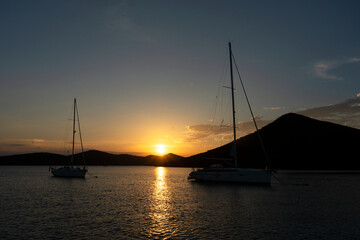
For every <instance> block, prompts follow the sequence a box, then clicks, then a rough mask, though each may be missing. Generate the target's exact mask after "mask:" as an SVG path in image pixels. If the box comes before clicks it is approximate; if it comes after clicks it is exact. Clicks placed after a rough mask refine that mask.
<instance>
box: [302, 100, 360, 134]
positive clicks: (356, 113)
mask: <svg viewBox="0 0 360 240" xmlns="http://www.w3.org/2000/svg"><path fill="white" fill-rule="evenodd" d="M298 113H299V114H302V115H305V116H308V117H312V118H316V119H319V120H324V121H328V122H333V123H337V124H341V125H345V126H349V127H353V128H360V97H359V94H357V97H356V98H351V99H348V100H346V101H345V102H341V103H338V104H332V105H328V106H324V107H318V108H312V109H307V110H303V111H299V112H298Z"/></svg>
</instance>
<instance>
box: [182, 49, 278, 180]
mask: <svg viewBox="0 0 360 240" xmlns="http://www.w3.org/2000/svg"><path fill="white" fill-rule="evenodd" d="M229 55H230V80H231V96H232V113H233V119H232V120H233V137H234V140H233V151H234V154H233V155H234V158H233V161H234V167H232V168H224V167H221V166H218V165H215V166H214V167H208V168H203V169H197V170H193V171H192V172H191V173H190V174H189V176H188V179H189V180H195V181H211V182H234V183H247V184H271V171H270V170H269V169H249V168H239V167H238V162H237V151H236V121H235V100H234V80H233V55H232V51H231V42H229ZM235 64H236V62H235ZM239 75H240V74H239ZM240 81H241V78H240ZM241 85H242V88H243V90H244V94H245V97H246V100H247V103H248V106H249V109H250V112H251V115H252V118H253V121H254V124H255V128H256V131H257V133H258V136H259V140H260V143H261V146H262V147H263V150H264V153H265V156H266V158H267V155H266V152H265V149H264V145H263V143H262V140H261V136H260V134H259V131H258V128H257V125H256V121H255V118H254V115H253V113H252V110H251V106H250V104H249V100H248V98H247V95H246V92H245V88H244V85H243V83H242V81H241ZM267 159H268V158H267ZM269 164H270V163H269V161H268V165H269Z"/></svg>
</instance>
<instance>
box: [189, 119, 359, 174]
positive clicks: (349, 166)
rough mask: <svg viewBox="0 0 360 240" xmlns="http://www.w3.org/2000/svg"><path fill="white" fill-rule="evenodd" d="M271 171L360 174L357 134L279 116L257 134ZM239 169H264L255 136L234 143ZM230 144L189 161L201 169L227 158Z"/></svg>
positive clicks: (250, 135)
mask: <svg viewBox="0 0 360 240" xmlns="http://www.w3.org/2000/svg"><path fill="white" fill-rule="evenodd" d="M259 132H260V135H261V136H262V139H263V142H264V145H265V148H266V151H267V153H268V156H269V158H270V161H271V168H273V169H289V170H360V162H359V161H358V155H359V151H358V149H359V146H360V130H359V129H355V128H350V127H346V126H342V125H338V124H334V123H329V122H325V121H319V120H315V119H312V118H309V117H305V116H302V115H299V114H295V113H289V114H285V115H283V116H281V117H280V118H278V119H276V120H275V121H273V122H272V123H270V124H268V125H266V126H265V127H263V128H262V129H260V130H259ZM236 146H237V153H238V161H239V165H240V167H245V168H264V167H265V166H266V158H265V156H264V153H263V151H262V149H261V146H260V143H259V139H258V136H257V133H252V134H249V135H247V136H245V137H242V138H240V139H238V140H237V142H236ZM231 148H232V144H231V143H230V144H226V145H224V146H221V147H219V148H216V149H213V150H210V151H207V152H205V153H201V154H198V155H195V156H192V157H189V158H188V160H189V161H191V162H193V163H196V164H198V165H199V166H204V165H206V164H209V161H207V160H205V159H206V158H209V157H224V156H229V153H230V151H231Z"/></svg>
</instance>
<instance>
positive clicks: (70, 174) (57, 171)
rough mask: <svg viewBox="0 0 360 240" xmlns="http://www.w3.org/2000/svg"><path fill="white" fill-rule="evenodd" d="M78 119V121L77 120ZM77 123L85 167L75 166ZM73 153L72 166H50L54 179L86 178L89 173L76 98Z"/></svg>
mask: <svg viewBox="0 0 360 240" xmlns="http://www.w3.org/2000/svg"><path fill="white" fill-rule="evenodd" d="M76 118H77V120H76ZM76 121H77V122H78V124H77V125H78V132H79V137H80V143H81V155H82V160H83V166H82V167H79V166H74V156H75V134H76ZM72 139H73V140H72V153H71V158H70V164H69V165H68V166H64V167H61V168H56V167H52V166H50V171H51V173H52V174H53V175H54V177H67V178H84V177H85V175H86V172H87V169H86V165H85V159H84V154H83V152H84V148H83V143H82V137H81V130H80V120H79V112H78V109H77V105H76V98H75V99H74V117H73V135H72Z"/></svg>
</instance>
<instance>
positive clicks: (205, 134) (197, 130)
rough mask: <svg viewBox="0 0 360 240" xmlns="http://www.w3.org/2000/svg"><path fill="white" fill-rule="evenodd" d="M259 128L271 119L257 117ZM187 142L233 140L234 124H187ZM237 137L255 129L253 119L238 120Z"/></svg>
mask: <svg viewBox="0 0 360 240" xmlns="http://www.w3.org/2000/svg"><path fill="white" fill-rule="evenodd" d="M255 119H256V123H257V125H258V128H262V127H263V126H265V125H267V124H268V123H270V122H271V121H269V120H263V119H262V118H261V117H255ZM186 128H187V132H186V137H185V139H184V141H185V142H200V141H204V140H210V141H215V142H216V141H224V140H229V141H230V140H231V139H232V137H233V128H232V125H220V126H217V125H211V124H199V125H191V126H187V127H186ZM236 129H237V131H236V135H237V138H239V137H242V136H245V135H248V134H250V133H252V132H254V131H255V126H254V123H253V121H247V122H238V123H237V124H236Z"/></svg>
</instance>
